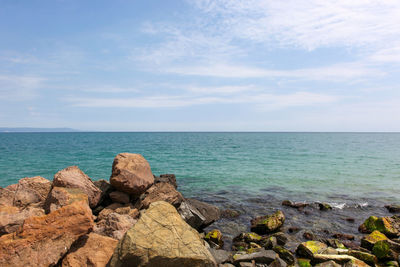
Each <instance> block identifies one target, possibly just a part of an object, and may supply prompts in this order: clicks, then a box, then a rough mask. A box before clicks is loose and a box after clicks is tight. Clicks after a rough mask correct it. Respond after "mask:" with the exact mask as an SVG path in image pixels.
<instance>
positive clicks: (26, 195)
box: [0, 176, 51, 208]
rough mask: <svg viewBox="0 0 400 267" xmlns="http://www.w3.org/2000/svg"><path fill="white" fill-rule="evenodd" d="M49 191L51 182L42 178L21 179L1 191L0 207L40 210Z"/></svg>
mask: <svg viewBox="0 0 400 267" xmlns="http://www.w3.org/2000/svg"><path fill="white" fill-rule="evenodd" d="M50 189H51V182H50V181H49V180H47V179H45V178H43V177H40V176H35V177H26V178H22V179H21V180H19V182H18V184H15V185H10V186H7V187H6V188H3V189H1V191H0V205H7V206H16V207H20V208H26V207H28V206H32V207H39V208H41V207H42V206H43V203H44V201H45V199H46V197H47V195H48V193H49V192H50Z"/></svg>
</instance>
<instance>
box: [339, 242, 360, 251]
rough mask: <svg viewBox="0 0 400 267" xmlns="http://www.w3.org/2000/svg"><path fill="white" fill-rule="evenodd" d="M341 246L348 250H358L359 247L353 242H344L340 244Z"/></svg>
mask: <svg viewBox="0 0 400 267" xmlns="http://www.w3.org/2000/svg"><path fill="white" fill-rule="evenodd" d="M342 244H343V245H344V246H345V247H346V248H349V249H355V250H358V249H360V245H359V244H358V243H356V242H354V241H348V240H345V241H343V242H342Z"/></svg>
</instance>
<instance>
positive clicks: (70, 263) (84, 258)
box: [62, 233, 118, 267]
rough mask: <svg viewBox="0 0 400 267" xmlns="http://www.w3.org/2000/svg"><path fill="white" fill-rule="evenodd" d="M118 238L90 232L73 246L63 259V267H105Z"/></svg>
mask: <svg viewBox="0 0 400 267" xmlns="http://www.w3.org/2000/svg"><path fill="white" fill-rule="evenodd" d="M117 244H118V240H116V239H113V238H110V237H105V236H102V235H98V234H95V233H90V234H88V235H85V236H83V237H81V238H80V239H79V240H78V241H77V242H76V243H74V245H73V246H72V247H71V249H70V251H69V252H68V254H67V255H66V256H65V258H64V259H63V261H62V267H81V266H83V265H84V264H85V265H86V266H93V267H105V266H107V263H108V262H109V261H110V259H111V256H112V255H113V253H114V249H115V247H116V246H117Z"/></svg>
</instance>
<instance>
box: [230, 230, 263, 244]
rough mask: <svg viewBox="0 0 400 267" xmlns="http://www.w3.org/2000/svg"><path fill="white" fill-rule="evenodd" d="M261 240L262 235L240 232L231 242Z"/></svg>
mask: <svg viewBox="0 0 400 267" xmlns="http://www.w3.org/2000/svg"><path fill="white" fill-rule="evenodd" d="M261 240H262V236H260V235H258V234H256V233H253V232H249V233H240V234H239V235H237V236H236V237H235V238H234V239H233V242H255V243H259V242H261Z"/></svg>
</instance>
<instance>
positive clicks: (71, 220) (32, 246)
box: [0, 202, 93, 266]
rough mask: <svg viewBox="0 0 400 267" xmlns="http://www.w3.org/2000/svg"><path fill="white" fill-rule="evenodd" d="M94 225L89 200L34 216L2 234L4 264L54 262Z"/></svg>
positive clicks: (0, 255)
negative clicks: (15, 228)
mask: <svg viewBox="0 0 400 267" xmlns="http://www.w3.org/2000/svg"><path fill="white" fill-rule="evenodd" d="M92 227H93V219H92V212H91V210H90V209H89V207H88V206H87V205H86V203H82V202H74V203H73V204H71V205H68V206H65V207H62V208H60V209H58V210H56V211H54V212H52V213H50V214H48V215H46V216H39V217H30V218H28V219H26V220H25V222H24V224H23V226H22V227H21V228H19V229H18V231H17V232H16V233H13V234H7V235H3V236H2V237H0V266H53V265H55V264H57V262H58V261H59V260H60V259H61V258H62V257H63V256H64V255H65V254H66V253H67V252H68V249H69V248H70V246H71V245H72V243H74V242H75V241H76V240H77V239H78V238H79V237H81V236H83V235H85V234H87V233H88V232H89V231H90V230H91V229H92Z"/></svg>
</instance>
